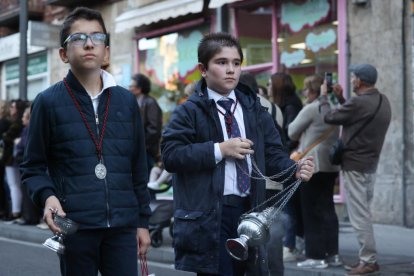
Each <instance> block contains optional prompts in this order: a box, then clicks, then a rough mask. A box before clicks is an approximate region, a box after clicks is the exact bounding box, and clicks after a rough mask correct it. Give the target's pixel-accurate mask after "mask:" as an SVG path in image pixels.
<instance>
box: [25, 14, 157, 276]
mask: <svg viewBox="0 0 414 276" xmlns="http://www.w3.org/2000/svg"><path fill="white" fill-rule="evenodd" d="M59 54H60V57H61V59H62V61H63V62H65V63H69V64H70V68H71V69H70V70H69V73H68V74H67V76H66V78H64V79H63V81H61V82H58V83H57V84H55V85H53V86H51V87H50V88H48V89H47V90H46V91H43V92H42V93H40V94H39V95H38V96H37V97H36V99H35V101H34V103H33V105H32V117H31V120H30V128H29V136H28V142H27V147H26V152H25V157H24V162H23V164H22V166H21V170H22V179H23V183H24V185H26V186H27V188H28V190H29V192H30V194H31V197H32V199H33V201H34V202H35V203H37V205H39V206H42V207H44V216H43V218H44V220H45V222H46V223H47V225H48V226H49V228H50V230H51V231H52V232H53V233H56V232H60V231H61V229H59V228H58V227H57V225H55V224H54V222H53V215H54V214H58V215H60V216H67V217H68V218H69V219H71V220H73V221H75V222H77V223H78V224H79V230H78V231H77V232H76V233H74V234H72V235H67V236H66V238H65V239H64V245H65V247H66V249H65V252H64V254H63V255H59V257H60V265H61V272H62V275H65V276H75V275H76V276H77V275H90V276H92V275H94V276H95V275H97V274H98V271H100V272H101V274H102V275H114V276H115V275H116V276H118V275H124V276H131V275H138V267H137V254H138V251H139V254H140V255H144V254H146V251H147V249H148V247H149V245H150V237H149V232H148V220H149V216H150V215H151V210H150V208H149V193H148V190H147V188H146V186H147V179H148V170H147V161H146V153H145V141H144V130H143V126H142V123H141V118H140V113H139V109H138V105H137V102H136V99H135V97H134V96H133V95H132V94H131V93H129V91H128V90H126V89H124V88H122V87H120V86H117V85H116V83H115V81H114V78H113V77H112V75H110V74H109V73H108V72H106V71H104V70H101V67H102V66H103V65H104V63H107V61H108V54H109V47H108V46H107V33H106V29H105V25H104V22H103V20H102V16H101V15H100V13H98V12H97V11H94V10H90V9H87V8H77V9H75V10H74V11H72V12H71V13H70V14H69V15H68V16H67V17H66V19H65V21H64V22H63V27H62V31H61V48H60V49H59ZM138 246H139V248H138Z"/></svg>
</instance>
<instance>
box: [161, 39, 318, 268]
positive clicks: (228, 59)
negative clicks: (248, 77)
mask: <svg viewBox="0 0 414 276" xmlns="http://www.w3.org/2000/svg"><path fill="white" fill-rule="evenodd" d="M198 61H199V70H200V72H201V74H202V76H203V79H202V80H201V81H200V82H199V83H198V86H197V88H196V91H195V92H194V93H193V94H192V95H191V96H190V98H189V99H188V100H187V101H186V102H185V103H183V104H182V105H180V106H178V107H177V109H176V110H175V112H174V113H173V114H172V116H171V119H170V122H169V124H168V125H167V127H166V129H165V131H164V133H163V141H162V143H161V151H162V158H163V162H164V165H165V168H166V169H167V170H168V171H169V172H173V173H175V174H174V176H173V185H174V204H175V211H174V249H175V267H176V268H177V269H180V270H187V271H193V272H196V273H198V275H228V276H231V275H244V273H245V271H246V265H247V262H246V261H243V262H239V261H236V260H234V259H232V258H231V257H230V255H229V254H228V253H227V252H226V249H225V243H226V241H227V239H231V238H236V237H237V226H238V220H239V218H240V216H241V215H242V214H243V213H246V212H248V210H251V208H252V207H256V206H259V205H260V204H261V203H262V202H263V201H264V199H265V181H264V180H263V179H260V178H259V177H258V175H257V170H260V171H261V172H263V173H266V174H267V175H275V174H277V173H280V172H282V171H284V170H288V176H290V175H292V176H293V177H292V179H291V181H293V180H294V179H295V176H296V177H297V178H302V180H304V181H307V180H308V179H309V178H310V177H311V175H312V171H313V161H312V158H307V159H306V160H301V161H300V163H299V166H296V165H295V163H294V162H293V161H292V160H290V159H289V156H288V155H287V153H286V152H285V151H284V150H283V146H282V144H281V142H280V137H279V134H278V132H277V130H276V128H275V126H274V123H273V119H272V117H271V116H270V114H269V113H268V112H267V111H266V110H265V108H264V107H262V106H261V104H260V101H259V100H258V98H257V96H256V93H255V92H253V91H252V90H250V89H249V88H248V87H247V86H245V85H243V84H239V85H237V84H238V81H239V77H240V73H241V64H242V61H243V53H242V51H241V47H240V44H239V42H238V41H237V40H236V39H235V38H233V37H232V36H230V35H228V34H224V33H217V34H210V35H208V36H206V37H205V38H203V39H202V40H201V42H200V44H199V47H198ZM236 86H237V87H236ZM229 103H230V105H228V106H227V104H229ZM223 106H224V107H223ZM252 166H254V167H256V166H257V170H256V172H255V173H252ZM289 172H290V174H289ZM250 174H253V175H254V174H256V175H255V176H256V177H254V178H250V177H249V175H250ZM294 175H295V176H294ZM285 177H286V175H285ZM260 207H262V206H260ZM260 207H259V209H260ZM262 249H263V248H262ZM261 253H263V252H260V253H259V254H257V255H258V256H259V258H260V259H259V260H257V259H256V260H255V261H256V262H254V263H255V264H257V265H256V268H257V267H258V266H260V264H263V266H262V268H263V267H264V269H266V268H267V267H266V263H265V259H264V258H263V255H262V254H261ZM249 256H251V257H253V258H254V257H255V256H256V254H249ZM249 263H253V262H249ZM258 270H259V269H257V270H256V269H252V268H249V271H253V272H252V273H253V274H254V275H261V273H262V272H260V271H258ZM263 273H264V272H263ZM263 275H264V274H263Z"/></svg>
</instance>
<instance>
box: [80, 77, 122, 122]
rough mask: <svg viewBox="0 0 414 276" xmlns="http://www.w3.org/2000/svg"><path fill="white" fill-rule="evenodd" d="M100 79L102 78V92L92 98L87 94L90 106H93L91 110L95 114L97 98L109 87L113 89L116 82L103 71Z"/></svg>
mask: <svg viewBox="0 0 414 276" xmlns="http://www.w3.org/2000/svg"><path fill="white" fill-rule="evenodd" d="M101 78H102V90H101V92H99V93H98V94H97V95H95V96H92V95H91V93H89V92H88V91H86V92H88V94H89V97H91V100H92V104H93V109H94V110H95V114H98V106H99V97H100V96H101V94H102V93H103V92H104V90H105V89H107V88H109V87H113V86H116V82H115V79H114V77H113V76H112V75H111V74H110V73H108V72H106V71H105V70H102V69H101Z"/></svg>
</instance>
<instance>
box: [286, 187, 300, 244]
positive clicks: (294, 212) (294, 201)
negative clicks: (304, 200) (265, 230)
mask: <svg viewBox="0 0 414 276" xmlns="http://www.w3.org/2000/svg"><path fill="white" fill-rule="evenodd" d="M303 185H304V184H303V183H302V184H301V185H300V186H299V188H298V189H297V190H296V191H295V193H294V194H293V196H292V197H291V198H290V200H289V201H288V203H287V204H286V206H285V214H286V216H285V218H286V219H285V220H284V224H285V229H286V232H285V238H284V240H283V245H284V246H285V247H288V248H290V249H294V248H296V236H299V237H302V236H303V223H302V216H303V214H302V208H301V198H300V190H301V189H302V186H303Z"/></svg>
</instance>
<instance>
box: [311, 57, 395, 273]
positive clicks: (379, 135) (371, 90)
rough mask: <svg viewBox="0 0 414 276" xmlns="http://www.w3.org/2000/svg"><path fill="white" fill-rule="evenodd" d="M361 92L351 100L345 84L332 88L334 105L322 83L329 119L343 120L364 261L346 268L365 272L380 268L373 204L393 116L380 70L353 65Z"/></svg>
mask: <svg viewBox="0 0 414 276" xmlns="http://www.w3.org/2000/svg"><path fill="white" fill-rule="evenodd" d="M350 71H351V83H352V90H353V92H354V93H355V94H356V95H355V96H353V97H351V98H349V99H347V100H345V98H344V97H343V89H342V87H341V86H340V85H338V84H336V85H333V87H332V91H333V93H334V94H335V96H336V97H337V99H338V101H339V103H340V104H341V105H340V106H339V107H338V108H337V109H331V106H330V105H329V102H328V97H327V94H328V86H327V84H326V81H325V82H324V84H322V86H321V97H320V104H319V109H320V113H321V115H322V116H323V118H324V120H325V122H326V123H328V124H333V125H342V126H343V129H342V139H343V141H344V144H345V151H344V153H343V155H342V159H341V169H342V171H343V179H344V184H345V192H346V198H347V208H348V215H349V219H350V222H351V224H352V227H353V228H354V229H355V232H356V234H357V239H358V242H359V244H360V250H359V263H358V264H356V265H354V266H349V267H347V266H346V267H345V268H346V269H347V268H348V269H349V270H350V271H349V273H348V275H365V274H369V273H373V272H377V271H379V266H378V264H377V257H376V253H377V252H376V246H375V239H374V233H373V227H372V219H371V211H370V203H371V201H372V198H373V194H374V183H375V172H376V170H377V166H378V160H379V156H380V153H381V149H382V145H383V143H384V138H385V134H386V133H387V129H388V126H389V124H390V121H391V106H390V103H389V101H388V98H387V97H386V96H385V95H384V94H382V93H380V92H379V91H378V89H377V88H376V87H375V83H376V81H377V75H378V73H377V70H376V68H375V67H374V66H372V65H370V64H355V65H352V66H351V67H350Z"/></svg>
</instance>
